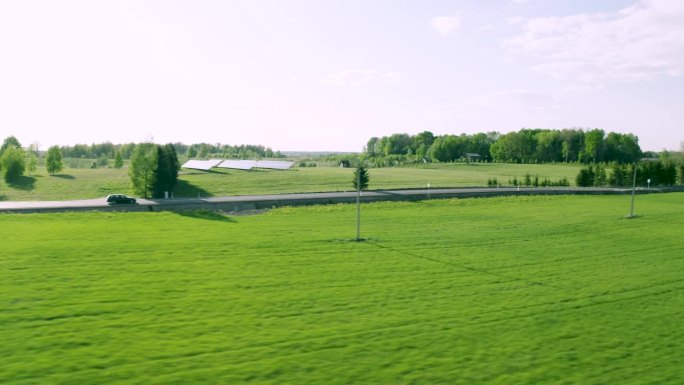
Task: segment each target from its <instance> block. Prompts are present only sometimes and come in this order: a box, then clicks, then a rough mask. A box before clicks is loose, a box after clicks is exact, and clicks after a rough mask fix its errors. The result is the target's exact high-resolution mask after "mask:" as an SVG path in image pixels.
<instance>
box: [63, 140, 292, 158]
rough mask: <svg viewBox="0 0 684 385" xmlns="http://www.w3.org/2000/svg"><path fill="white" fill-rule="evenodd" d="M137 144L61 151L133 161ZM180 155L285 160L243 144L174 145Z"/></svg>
mask: <svg viewBox="0 0 684 385" xmlns="http://www.w3.org/2000/svg"><path fill="white" fill-rule="evenodd" d="M136 146H137V144H136V143H124V144H113V143H111V142H104V143H93V144H74V145H72V146H61V147H60V150H61V152H62V155H63V156H64V157H65V158H85V159H105V160H108V159H115V158H116V157H117V156H120V157H121V158H123V159H131V157H132V156H133V152H134V151H135V148H136ZM173 146H174V148H175V149H176V152H177V153H178V154H181V155H184V156H185V157H187V158H200V159H207V158H217V157H218V158H233V159H253V158H283V157H284V155H283V154H281V153H280V151H273V150H272V149H271V148H270V147H264V146H262V145H252V144H241V145H235V146H233V145H229V144H221V143H215V144H211V143H194V144H184V143H180V142H176V143H173Z"/></svg>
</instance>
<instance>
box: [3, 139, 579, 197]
mask: <svg viewBox="0 0 684 385" xmlns="http://www.w3.org/2000/svg"><path fill="white" fill-rule="evenodd" d="M174 147H175V146H174ZM74 161H75V160H74ZM77 161H79V162H81V163H84V164H85V165H83V166H81V165H79V168H71V169H70V170H69V175H70V176H71V177H70V178H36V179H35V185H34V188H33V189H31V190H22V189H3V190H2V193H1V194H2V195H4V196H5V199H6V200H37V199H43V200H65V199H88V198H99V197H102V196H105V195H107V194H111V193H124V194H135V192H134V191H133V190H132V189H131V184H130V178H129V175H128V171H129V170H128V168H122V169H116V168H99V169H94V170H93V169H90V163H91V162H92V160H88V159H77ZM70 162H72V160H71V159H64V163H65V165H70ZM314 165H315V163H313V162H312V163H310V165H309V166H310V167H307V168H301V169H298V170H297V171H296V172H282V171H259V172H243V171H234V170H216V171H213V172H201V171H187V170H184V171H183V173H182V174H180V175H179V180H178V183H177V184H176V186H175V188H174V197H177V198H181V197H197V192H198V190H201V191H202V195H203V196H224V195H249V194H280V193H294V192H317V191H349V190H350V183H349V182H350V179H351V178H352V176H351V173H352V171H350V170H349V169H344V168H340V167H339V165H338V163H337V162H333V163H331V164H330V167H321V164H319V165H318V166H317V167H313V166H314ZM69 167H70V166H69ZM579 169H580V167H579V166H578V165H576V164H560V163H559V164H544V165H525V164H506V163H477V164H471V165H467V164H465V163H426V164H422V163H421V164H417V165H414V166H411V167H385V168H374V169H372V170H371V171H372V174H373V189H378V190H383V189H396V188H423V187H424V186H425V185H426V183H427V182H430V185H431V186H433V187H435V188H442V187H466V186H482V185H483V184H485V182H486V180H487V179H488V178H496V179H497V180H498V181H499V184H501V185H503V184H504V182H505V181H506V180H508V179H509V178H510V177H511V176H512V175H519V176H521V175H524V174H525V173H526V172H529V173H531V174H532V175H538V176H539V178H540V181H541V180H542V179H544V178H547V179H549V180H558V179H561V178H563V177H566V178H569V179H572V180H574V178H575V175H576V174H577V172H578V171H579ZM37 172H38V173H41V172H44V173H47V172H46V171H45V169H44V168H42V167H41V165H40V164H39V166H38V171H37ZM3 183H4V182H2V178H0V189H2V186H3Z"/></svg>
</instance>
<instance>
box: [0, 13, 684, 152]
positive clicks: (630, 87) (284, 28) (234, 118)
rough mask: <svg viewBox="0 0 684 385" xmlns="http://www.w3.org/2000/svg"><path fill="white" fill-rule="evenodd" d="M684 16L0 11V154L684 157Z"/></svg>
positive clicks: (664, 14)
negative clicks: (492, 140) (503, 146)
mask: <svg viewBox="0 0 684 385" xmlns="http://www.w3.org/2000/svg"><path fill="white" fill-rule="evenodd" d="M682 20H684V2H683V1H680V0H643V1H636V0H632V1H627V0H604V1H588V0H587V1H570V0H568V1H548V0H546V1H542V0H526V1H525V0H513V1H510V0H499V1H494V0H488V1H429V0H421V1H418V0H415V1H407V0H404V1H399V0H391V1H390V0H384V1H381V0H364V1H360V0H343V1H326V0H308V1H304V0H300V1H289V0H271V1H267V0H245V1H237V0H234V1H161V0H160V1H129V2H126V1H114V0H112V1H90V0H87V1H68V0H62V1H33V0H27V1H9V0H8V1H1V2H0V52H2V53H3V54H2V60H0V136H2V137H5V136H8V135H15V136H17V137H18V138H19V140H20V141H21V142H22V143H24V144H30V143H32V142H39V143H40V145H41V148H43V149H45V148H47V146H49V145H51V144H74V143H92V142H101V141H112V142H115V143H122V142H130V141H135V142H138V141H143V140H149V139H152V140H154V141H155V142H159V143H165V142H169V141H172V142H176V141H182V142H186V143H191V142H211V143H215V142H221V143H226V144H243V143H249V144H263V145H266V146H269V147H272V148H273V149H278V150H310V151H316V150H319V151H322V150H337V151H361V150H362V148H363V146H364V144H365V143H366V141H367V140H368V139H369V138H370V137H372V136H383V135H389V134H392V133H399V132H406V133H409V134H415V133H417V132H420V131H423V130H429V131H432V132H434V133H435V134H440V135H441V134H447V133H449V134H460V133H475V132H483V131H500V132H508V131H512V130H518V129H520V128H522V127H528V128H536V127H542V128H555V129H560V128H567V127H580V128H595V127H598V128H603V129H604V130H606V131H616V132H631V133H635V134H637V135H638V136H639V138H640V143H641V145H642V148H644V149H648V150H661V149H663V148H669V149H678V148H679V145H680V142H681V141H683V140H684V108H682V107H681V106H682V103H683V102H682V101H683V100H684V23H682Z"/></svg>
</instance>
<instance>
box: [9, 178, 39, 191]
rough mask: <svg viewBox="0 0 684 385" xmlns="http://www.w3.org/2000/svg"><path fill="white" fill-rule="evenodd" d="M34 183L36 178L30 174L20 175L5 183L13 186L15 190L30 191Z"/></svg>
mask: <svg viewBox="0 0 684 385" xmlns="http://www.w3.org/2000/svg"><path fill="white" fill-rule="evenodd" d="M35 184H36V178H35V177H32V176H26V175H22V176H20V177H18V178H17V179H16V180H13V181H11V182H7V185H8V186H9V187H11V188H15V189H17V190H25V191H31V190H33V189H34V188H35Z"/></svg>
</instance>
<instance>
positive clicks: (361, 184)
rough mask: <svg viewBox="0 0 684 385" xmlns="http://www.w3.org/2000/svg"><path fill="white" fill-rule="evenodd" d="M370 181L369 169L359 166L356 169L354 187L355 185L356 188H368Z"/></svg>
mask: <svg viewBox="0 0 684 385" xmlns="http://www.w3.org/2000/svg"><path fill="white" fill-rule="evenodd" d="M368 182H369V176H368V170H367V169H366V168H365V167H363V166H358V167H357V168H356V169H355V170H354V180H353V182H352V187H354V190H366V189H367V188H368Z"/></svg>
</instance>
